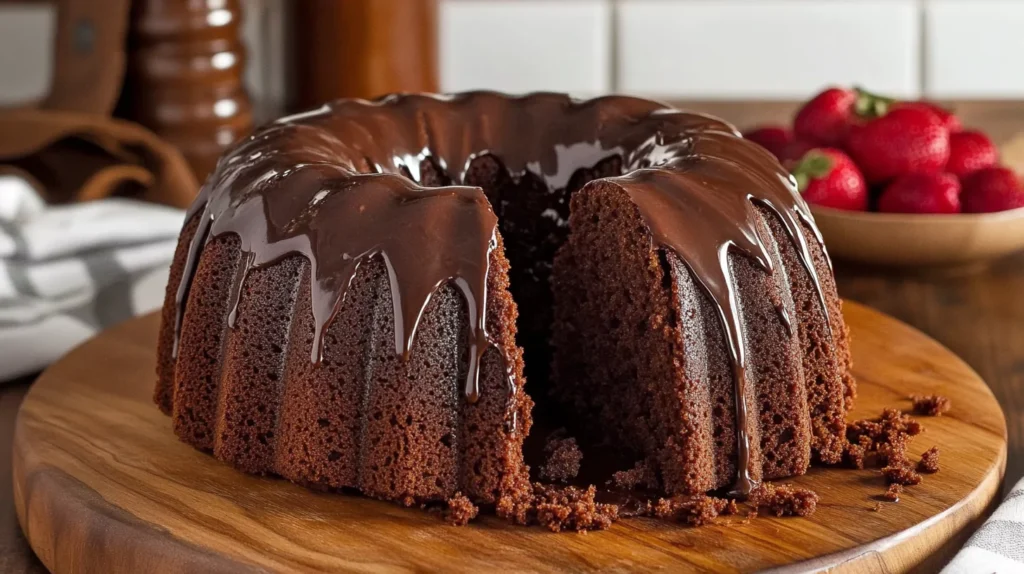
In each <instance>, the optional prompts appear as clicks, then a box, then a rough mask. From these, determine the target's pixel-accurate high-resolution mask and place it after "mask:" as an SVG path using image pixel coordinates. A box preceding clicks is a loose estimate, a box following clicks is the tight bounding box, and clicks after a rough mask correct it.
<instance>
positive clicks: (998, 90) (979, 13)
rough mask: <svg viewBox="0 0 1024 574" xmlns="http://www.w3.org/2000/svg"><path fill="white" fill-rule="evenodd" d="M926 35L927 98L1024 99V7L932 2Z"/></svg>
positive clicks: (1004, 1) (1016, 2)
mask: <svg viewBox="0 0 1024 574" xmlns="http://www.w3.org/2000/svg"><path fill="white" fill-rule="evenodd" d="M925 29H926V30H927V33H926V35H925V55H926V58H925V65H924V69H925V75H924V91H925V94H926V95H927V96H929V97H933V98H1020V97H1024V70H1022V69H1024V62H1022V60H1024V2H1022V1H1020V0H967V1H965V0H931V1H930V2H929V3H928V4H927V9H926V15H925Z"/></svg>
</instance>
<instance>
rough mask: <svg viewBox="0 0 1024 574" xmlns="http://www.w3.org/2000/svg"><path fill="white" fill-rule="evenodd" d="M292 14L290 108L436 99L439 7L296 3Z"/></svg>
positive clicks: (386, 1)
mask: <svg viewBox="0 0 1024 574" xmlns="http://www.w3.org/2000/svg"><path fill="white" fill-rule="evenodd" d="M292 6H293V16H292V18H291V22H292V33H291V37H292V43H293V46H294V50H293V52H292V56H293V66H292V68H293V71H294V74H295V82H294V86H295V93H294V94H293V95H294V100H293V106H292V107H294V108H297V109H305V108H311V107H315V106H318V105H320V104H322V103H324V102H326V101H329V100H333V99H336V98H343V97H349V98H351V97H355V98H374V97H377V96H380V95H383V94H387V93H391V92H436V91H437V84H438V79H437V75H438V74H437V1H436V0H295V1H294V3H293V4H292Z"/></svg>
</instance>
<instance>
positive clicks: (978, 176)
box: [963, 167, 1024, 213]
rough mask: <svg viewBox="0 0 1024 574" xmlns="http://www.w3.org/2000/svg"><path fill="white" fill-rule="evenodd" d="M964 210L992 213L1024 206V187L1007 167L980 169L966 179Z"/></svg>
mask: <svg viewBox="0 0 1024 574" xmlns="http://www.w3.org/2000/svg"><path fill="white" fill-rule="evenodd" d="M963 202H964V211H965V212H967V213H990V212H993V211H1006V210H1007V209H1016V208H1018V207H1024V188H1022V187H1021V183H1020V179H1019V178H1018V177H1017V174H1016V173H1014V172H1013V171H1012V170H1010V169H1007V168H1005V167H989V168H985V169H979V170H978V171H976V172H974V173H972V174H970V175H968V176H967V177H966V178H965V179H964V191H963Z"/></svg>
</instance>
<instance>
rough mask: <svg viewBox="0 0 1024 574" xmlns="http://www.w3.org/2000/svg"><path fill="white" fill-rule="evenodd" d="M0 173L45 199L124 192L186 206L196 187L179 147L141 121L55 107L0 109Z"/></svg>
mask: <svg viewBox="0 0 1024 574" xmlns="http://www.w3.org/2000/svg"><path fill="white" fill-rule="evenodd" d="M0 173H15V174H17V175H20V176H22V177H24V178H25V179H26V180H28V181H29V183H30V184H31V185H32V186H33V187H35V188H36V189H37V190H38V191H39V193H40V194H41V195H42V196H43V198H44V199H46V201H48V202H51V203H67V202H72V201H87V200H92V199H101V198H104V197H110V196H126V197H135V198H139V199H143V200H146V201H152V202H156V203H163V204H166V205H171V206H175V207H187V206H188V205H189V204H190V203H191V202H192V200H193V199H194V198H195V196H196V193H197V192H198V190H199V186H198V185H197V183H196V179H195V176H193V175H192V171H191V170H190V169H189V167H188V164H187V163H185V159H184V158H183V157H182V155H181V153H180V152H179V151H178V150H177V149H175V148H174V147H172V146H170V145H169V144H167V143H166V142H164V141H163V140H161V139H160V138H158V137H157V136H156V135H154V134H153V133H152V132H150V131H149V130H147V129H145V128H143V127H142V126H140V125H138V124H134V123H131V122H127V121H124V120H118V119H112V118H108V117H103V116H99V115H94V114H83V113H77V112H66V111H55V110H32V109H19V110H9V111H0Z"/></svg>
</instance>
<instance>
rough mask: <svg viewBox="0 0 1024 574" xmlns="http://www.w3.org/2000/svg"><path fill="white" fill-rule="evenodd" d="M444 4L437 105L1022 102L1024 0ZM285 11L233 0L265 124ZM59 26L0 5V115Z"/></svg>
mask: <svg viewBox="0 0 1024 574" xmlns="http://www.w3.org/2000/svg"><path fill="white" fill-rule="evenodd" d="M439 1H440V3H441V7H440V10H441V13H440V18H439V21H440V22H439V26H440V30H439V38H440V46H439V51H440V54H439V60H440V73H441V78H440V80H441V87H442V89H443V90H446V91H457V90H467V89H477V88H489V89H496V90H504V91H510V92H525V91H531V90H557V91H567V92H570V93H573V94H576V95H580V96H591V95H597V94H602V93H609V92H630V93H636V94H641V95H649V96H654V97H660V98H701V99H710V98H722V99H799V98H802V97H806V96H807V95H808V93H810V92H812V91H814V90H816V89H818V88H820V87H822V86H824V85H826V84H862V85H864V86H865V87H868V88H870V89H873V90H876V91H879V92H883V93H885V92H887V93H892V94H895V95H899V96H916V95H924V96H927V97H934V98H976V99H984V98H1022V99H1024V74H1021V73H1020V72H1019V70H1020V69H1021V68H1022V67H1024V61H1022V60H1024V0H439ZM286 6H287V0H243V9H244V14H245V20H244V22H243V35H244V39H245V41H246V42H247V44H248V46H249V53H248V54H249V55H248V58H247V65H248V71H247V85H248V87H249V89H250V92H251V94H252V96H253V100H254V102H255V103H256V104H257V110H270V111H269V112H266V113H269V114H273V113H277V111H278V110H280V108H281V106H282V105H283V103H284V102H286V101H287V87H288V77H287V73H286V72H287V69H288V64H287V61H288V56H287V53H286V50H287V47H288V41H287V38H286V30H287V26H286V18H287V10H286ZM54 24H55V11H54V10H53V7H52V6H50V5H48V4H46V3H42V4H40V3H37V2H34V1H24V0H23V2H22V3H13V4H12V3H3V4H2V5H0V107H2V106H9V105H17V104H20V103H24V102H27V101H32V100H35V99H38V98H40V97H42V96H43V95H44V94H45V93H46V91H47V90H48V89H49V85H50V80H51V78H50V75H51V74H52V61H51V60H52V56H53V54H52V48H53V43H52V41H51V38H52V34H53V33H54V31H55V26H54ZM260 115H261V116H263V117H266V114H262V113H261V114H260Z"/></svg>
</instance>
